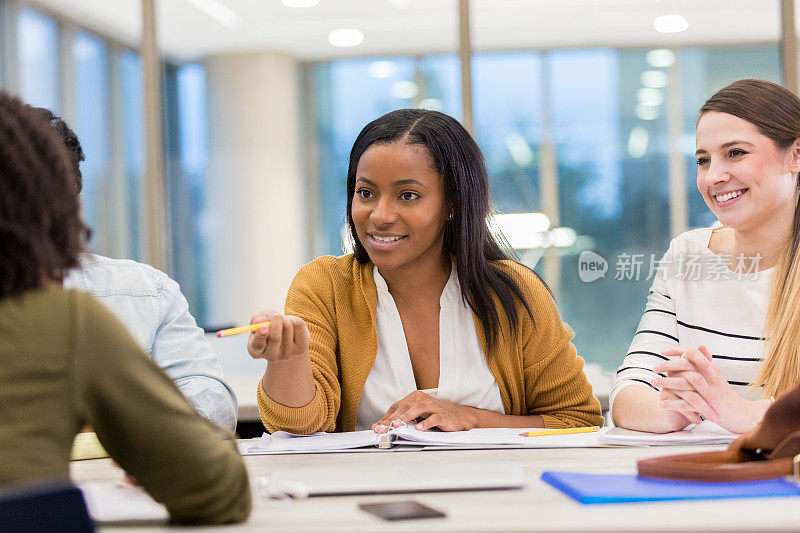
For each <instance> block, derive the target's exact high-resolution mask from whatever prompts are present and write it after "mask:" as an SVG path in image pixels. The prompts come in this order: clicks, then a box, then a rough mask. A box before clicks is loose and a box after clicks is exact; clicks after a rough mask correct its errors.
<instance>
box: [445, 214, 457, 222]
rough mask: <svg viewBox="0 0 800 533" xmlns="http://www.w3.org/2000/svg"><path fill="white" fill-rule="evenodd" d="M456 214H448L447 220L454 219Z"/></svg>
mask: <svg viewBox="0 0 800 533" xmlns="http://www.w3.org/2000/svg"><path fill="white" fill-rule="evenodd" d="M455 217H456V216H455V215H454V214H453V213H450V214H449V215H447V220H453V219H454V218H455Z"/></svg>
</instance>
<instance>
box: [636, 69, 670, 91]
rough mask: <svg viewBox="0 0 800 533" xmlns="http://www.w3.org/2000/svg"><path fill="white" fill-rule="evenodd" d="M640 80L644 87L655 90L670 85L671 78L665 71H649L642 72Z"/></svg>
mask: <svg viewBox="0 0 800 533" xmlns="http://www.w3.org/2000/svg"><path fill="white" fill-rule="evenodd" d="M639 79H640V80H641V82H642V85H644V86H645V87H652V88H654V89H661V88H664V87H666V86H667V85H669V76H667V73H666V72H664V71H663V70H647V71H645V72H642V76H641V77H640V78H639Z"/></svg>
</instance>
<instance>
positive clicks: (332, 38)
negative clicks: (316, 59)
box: [328, 28, 364, 48]
mask: <svg viewBox="0 0 800 533" xmlns="http://www.w3.org/2000/svg"><path fill="white" fill-rule="evenodd" d="M328 42H329V43H331V44H332V45H333V46H339V47H343V48H344V47H350V46H358V45H360V44H361V43H363V42H364V32H362V31H361V30H356V29H352V28H342V29H339V30H333V31H332V32H330V33H329V34H328Z"/></svg>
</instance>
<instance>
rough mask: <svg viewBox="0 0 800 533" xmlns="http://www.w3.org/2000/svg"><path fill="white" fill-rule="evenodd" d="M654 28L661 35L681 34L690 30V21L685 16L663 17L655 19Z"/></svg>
mask: <svg viewBox="0 0 800 533" xmlns="http://www.w3.org/2000/svg"><path fill="white" fill-rule="evenodd" d="M653 28H655V30H656V31H657V32H659V33H680V32H682V31H686V30H688V29H689V21H688V20H686V17H684V16H683V15H661V16H660V17H656V18H655V19H653Z"/></svg>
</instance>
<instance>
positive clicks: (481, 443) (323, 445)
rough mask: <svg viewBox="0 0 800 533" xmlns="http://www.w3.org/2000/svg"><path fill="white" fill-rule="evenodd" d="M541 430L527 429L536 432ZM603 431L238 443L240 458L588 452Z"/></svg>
mask: <svg viewBox="0 0 800 533" xmlns="http://www.w3.org/2000/svg"><path fill="white" fill-rule="evenodd" d="M537 429H541V428H531V429H530V431H536V430H537ZM605 430H606V428H602V429H600V431H598V432H594V433H572V434H564V435H545V436H539V437H522V436H520V433H523V432H525V431H528V430H526V429H520V428H514V429H507V428H481V429H471V430H469V431H452V432H443V431H418V430H416V429H414V428H412V427H410V426H401V427H398V428H393V429H391V430H390V431H389V432H388V433H383V434H376V433H374V432H373V431H372V430H365V431H350V432H346V433H314V434H312V435H295V434H292V433H286V432H284V431H277V432H275V433H273V434H272V435H270V434H267V433H264V435H263V436H261V437H257V438H255V439H249V440H246V441H242V442H240V443H239V452H240V453H241V454H242V455H262V454H271V453H311V452H329V451H344V450H358V449H373V450H374V449H388V448H393V447H395V446H397V445H406V446H416V447H427V446H436V447H448V446H455V447H461V448H464V447H470V448H471V447H475V448H482V447H494V448H505V447H509V448H589V447H594V446H599V444H598V443H597V437H598V435H600V434H602V433H603V432H604V431H605Z"/></svg>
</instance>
